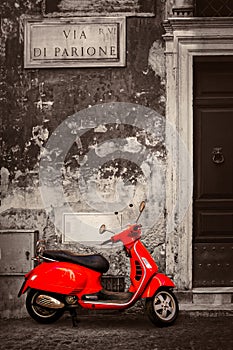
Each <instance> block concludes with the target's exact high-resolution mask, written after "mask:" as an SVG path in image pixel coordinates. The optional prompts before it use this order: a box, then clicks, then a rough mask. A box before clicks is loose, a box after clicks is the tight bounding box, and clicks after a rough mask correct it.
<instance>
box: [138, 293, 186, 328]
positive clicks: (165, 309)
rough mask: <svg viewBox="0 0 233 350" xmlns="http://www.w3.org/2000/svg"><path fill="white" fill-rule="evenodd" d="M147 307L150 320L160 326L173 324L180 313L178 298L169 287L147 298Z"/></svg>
mask: <svg viewBox="0 0 233 350" xmlns="http://www.w3.org/2000/svg"><path fill="white" fill-rule="evenodd" d="M145 308H146V313H147V316H148V317H149V319H150V321H151V322H152V323H153V324H155V325H156V326H158V327H167V326H171V325H172V324H173V323H174V322H175V321H176V319H177V317H178V314H179V304H178V301H177V298H176V296H175V295H174V293H173V292H172V291H171V290H169V289H160V290H158V291H157V292H156V293H155V295H154V296H153V297H152V298H148V299H147V300H146V305H145Z"/></svg>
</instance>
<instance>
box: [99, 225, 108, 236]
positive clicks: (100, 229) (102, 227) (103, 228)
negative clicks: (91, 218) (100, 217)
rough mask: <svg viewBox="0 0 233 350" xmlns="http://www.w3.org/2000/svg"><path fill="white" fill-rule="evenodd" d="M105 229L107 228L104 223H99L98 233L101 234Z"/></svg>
mask: <svg viewBox="0 0 233 350" xmlns="http://www.w3.org/2000/svg"><path fill="white" fill-rule="evenodd" d="M106 230H107V228H106V225H105V224H103V225H101V226H100V228H99V233H100V234H101V235H102V234H103V233H104V232H105V231H106Z"/></svg>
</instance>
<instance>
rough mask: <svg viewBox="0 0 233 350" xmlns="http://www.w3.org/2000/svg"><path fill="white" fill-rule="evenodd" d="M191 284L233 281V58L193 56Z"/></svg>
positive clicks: (221, 284) (224, 284) (218, 284)
mask: <svg viewBox="0 0 233 350" xmlns="http://www.w3.org/2000/svg"><path fill="white" fill-rule="evenodd" d="M193 72H194V73H193V74H194V75H193V83H194V86H193V109H194V124H193V127H194V129H193V130H194V132H193V137H194V200H193V287H229V286H231V287H232V286H233V276H232V270H233V58H232V56H211V57H208V56H201V57H194V67H193Z"/></svg>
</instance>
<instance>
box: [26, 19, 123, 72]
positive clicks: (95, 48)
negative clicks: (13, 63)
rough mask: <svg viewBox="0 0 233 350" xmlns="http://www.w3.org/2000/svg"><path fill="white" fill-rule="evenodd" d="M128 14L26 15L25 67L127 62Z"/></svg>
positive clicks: (104, 65)
mask: <svg viewBox="0 0 233 350" xmlns="http://www.w3.org/2000/svg"><path fill="white" fill-rule="evenodd" d="M125 45H126V44H125V18H118V17H110V18H109V17H79V18H46V19H34V20H33V19H25V22H24V67H25V68H53V67H54V68H57V67H60V68H65V67H66V68H69V67H113V66H120V67H121V66H125V57H126V48H125Z"/></svg>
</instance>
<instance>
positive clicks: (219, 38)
mask: <svg viewBox="0 0 233 350" xmlns="http://www.w3.org/2000/svg"><path fill="white" fill-rule="evenodd" d="M232 27H233V18H232V17H231V18H230V17H226V18H222V17H220V18H193V17H190V18H185V17H184V18H168V19H167V20H166V21H165V22H164V28H165V32H166V33H165V34H164V36H163V38H164V40H165V56H166V61H165V62H166V76H167V78H166V79H167V81H166V94H167V104H166V120H167V121H168V122H169V123H171V124H172V125H173V126H174V128H176V130H177V132H178V134H179V137H181V139H182V140H183V142H184V143H185V145H186V147H187V150H188V153H189V156H190V163H191V171H190V173H189V174H187V176H188V179H189V183H188V184H185V185H184V186H183V187H182V191H183V192H184V191H185V192H186V193H187V196H188V195H189V186H190V184H192V182H193V170H194V165H193V57H194V56H219V55H221V56H224V55H225V56H230V55H233V31H232ZM175 142H176V140H174V143H175ZM174 147H175V144H174ZM174 149H176V155H175V159H174V156H173V159H172V158H171V157H169V154H168V160H167V177H166V191H167V196H166V209H167V217H169V224H168V226H169V227H167V230H166V243H167V246H166V272H167V273H169V274H172V275H173V276H174V279H175V283H176V285H177V288H178V289H181V290H187V289H188V290H191V289H192V264H193V259H192V248H193V247H192V240H193V203H192V201H193V199H192V198H191V200H190V203H189V206H188V208H187V210H186V213H185V216H184V217H183V220H182V222H178V223H177V220H176V218H177V210H179V208H178V209H176V210H175V211H174V202H177V203H179V202H180V200H181V194H180V192H181V191H179V186H180V182H179V180H180V173H179V169H177V168H175V166H174V164H179V159H180V157H181V150H180V149H179V147H176V148H174ZM171 179H173V181H171ZM174 252H175V253H176V258H174Z"/></svg>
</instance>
